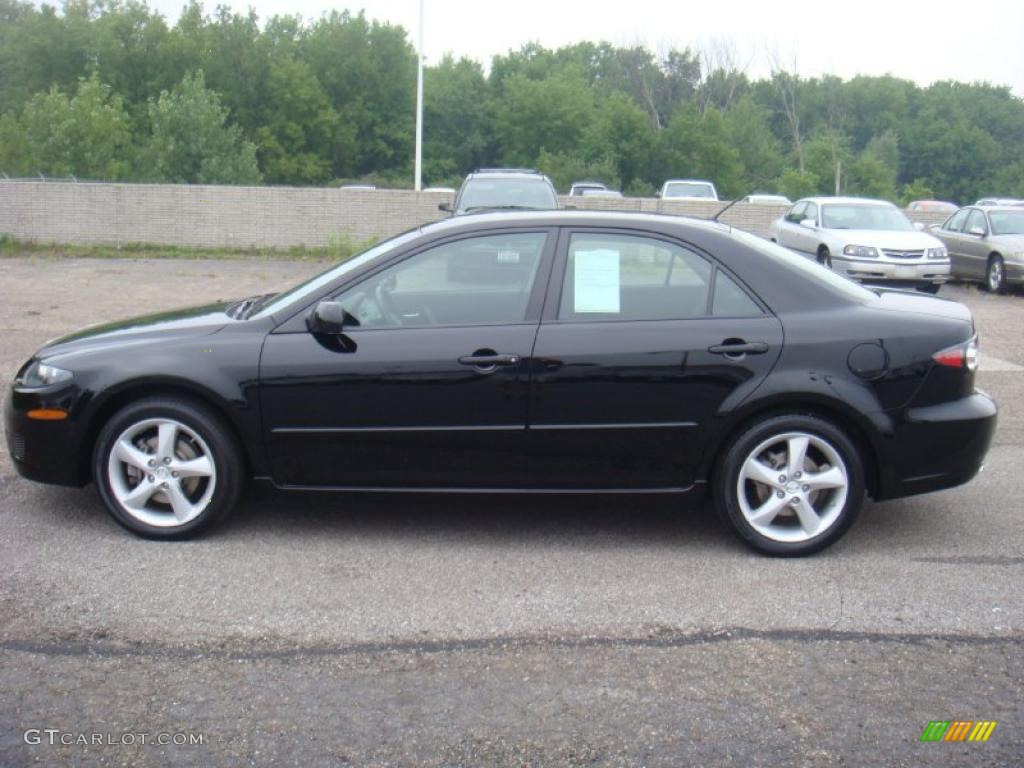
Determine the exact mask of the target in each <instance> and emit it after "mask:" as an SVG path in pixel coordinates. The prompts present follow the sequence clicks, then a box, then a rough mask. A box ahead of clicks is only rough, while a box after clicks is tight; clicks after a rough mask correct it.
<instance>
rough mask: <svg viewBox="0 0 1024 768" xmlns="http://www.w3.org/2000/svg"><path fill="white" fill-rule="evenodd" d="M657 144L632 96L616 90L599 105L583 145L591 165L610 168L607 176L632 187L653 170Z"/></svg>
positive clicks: (645, 117) (649, 126)
mask: <svg viewBox="0 0 1024 768" xmlns="http://www.w3.org/2000/svg"><path fill="white" fill-rule="evenodd" d="M655 141H656V137H655V133H654V130H653V128H652V127H651V122H650V119H649V118H648V116H647V115H646V114H645V113H644V111H643V110H642V109H641V108H640V107H639V106H637V105H636V103H635V102H633V101H632V100H631V99H630V98H629V96H627V95H626V94H624V93H622V92H621V91H616V92H613V93H612V94H611V95H610V96H608V97H607V98H606V99H604V100H603V101H602V102H601V103H600V104H599V105H598V107H597V109H596V110H595V115H594V119H593V121H592V122H591V123H590V125H588V126H587V127H586V129H585V130H584V132H583V136H582V138H581V141H580V146H581V150H582V155H583V157H584V158H586V159H587V161H588V162H590V163H592V164H593V163H600V164H602V165H609V166H610V170H611V173H610V174H609V173H608V172H607V171H605V172H604V173H605V175H606V176H608V177H609V178H612V177H614V178H615V179H616V182H615V183H616V185H618V184H622V185H624V186H629V185H630V184H632V183H633V181H634V180H635V179H639V178H642V177H643V176H644V175H645V174H646V172H647V170H648V169H649V168H650V166H651V157H652V153H653V151H654V145H655ZM577 178H580V177H577ZM605 181H606V182H607V183H612V182H611V181H610V180H608V179H605Z"/></svg>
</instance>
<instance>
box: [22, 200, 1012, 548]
mask: <svg viewBox="0 0 1024 768" xmlns="http://www.w3.org/2000/svg"><path fill="white" fill-rule="evenodd" d="M496 249H497V250H500V251H501V252H504V253H505V254H506V258H507V259H508V260H509V261H510V262H515V260H516V256H515V254H520V256H521V255H522V254H539V257H538V258H536V259H533V260H532V261H530V262H529V267H528V269H527V270H526V275H525V279H524V273H523V271H522V270H519V269H513V270H510V271H508V272H505V273H497V272H495V273H494V274H493V278H492V280H491V281H490V282H489V283H488V284H487V285H480V284H473V285H467V284H453V283H451V282H449V280H448V279H447V273H446V269H445V265H446V264H447V263H448V262H449V260H451V259H453V258H457V257H459V256H460V255H461V254H481V255H480V256H479V258H480V260H481V261H482V262H483V263H484V264H485V265H486V264H489V262H490V256H489V255H488V254H489V253H490V252H492V251H494V250H496ZM519 263H520V264H526V263H527V261H526V260H524V259H522V258H520V260H519ZM976 366H977V338H976V336H975V331H974V326H973V322H972V318H971V314H970V312H969V311H968V309H967V308H966V307H965V306H963V305H962V304H958V303H956V302H952V301H945V300H940V299H937V298H933V297H929V296H923V295H915V294H911V293H906V292H902V291H885V290H868V289H866V288H864V287H862V286H859V285H857V284H856V283H854V282H851V281H849V280H846V279H845V278H842V277H840V276H838V275H836V274H834V273H832V272H830V271H829V270H827V269H824V268H822V267H821V266H819V265H817V264H814V263H813V262H811V261H810V260H807V259H805V258H803V257H801V256H798V255H796V254H793V253H792V252H791V251H789V250H787V249H785V248H781V247H779V246H777V245H774V244H772V243H770V242H768V241H767V240H764V239H762V238H759V237H755V236H754V235H750V234H747V233H744V232H741V231H738V230H734V229H731V228H729V227H727V226H725V225H721V224H718V223H715V222H707V221H704V222H702V221H696V220H689V219H682V218H678V217H669V216H658V215H654V214H636V213H621V212H614V213H613V212H598V211H556V212H531V213H496V214H480V215H478V216H457V217H451V218H449V219H446V220H443V221H440V222H435V223H432V224H428V225H425V226H423V227H421V228H418V229H415V230H412V231H410V232H406V233H405V234H402V235H398V236H397V237H395V238H392V239H390V240H388V241H385V242H383V243H380V244H378V245H375V246H374V247H372V248H370V249H369V250H368V251H366V252H364V253H362V254H361V255H358V256H356V257H354V258H351V259H349V260H347V261H345V262H344V263H342V264H340V265H338V266H335V267H333V268H331V269H329V270H327V271H326V272H324V273H323V274H321V275H319V276H317V277H314V278H312V279H310V280H308V281H306V282H304V283H302V284H300V285H297V286H295V287H294V288H292V289H291V290H287V291H285V292H284V293H279V294H267V295H265V296H255V297H252V298H248V299H244V300H242V301H236V302H233V303H222V304H214V305H210V306H205V307H198V308H194V309H188V310H182V311H178V312H168V313H163V314H160V315H155V316H153V315H151V316H148V317H141V318H137V319H134V320H127V321H123V322H120V323H113V324H110V325H106V326H101V327H94V328H89V329H86V330H84V331H81V332H79V333H76V334H73V335H71V336H67V337H64V338H62V339H58V340H55V341H51V342H49V343H47V344H46V345H45V346H43V347H42V348H41V349H39V350H38V351H37V352H36V353H35V354H34V355H33V356H32V358H31V359H30V360H28V361H27V362H26V363H25V364H24V365H22V366H21V368H20V369H19V370H18V373H17V376H16V378H15V380H14V383H13V386H12V389H11V396H10V398H9V399H8V402H7V405H6V408H5V422H6V432H7V441H8V445H9V449H10V454H11V457H12V460H13V462H14V465H15V467H16V468H17V470H18V471H19V472H20V473H21V474H22V475H24V476H25V477H28V478H30V479H33V480H38V481H41V482H47V483H58V484H65V485H83V484H86V483H88V482H90V481H92V482H95V483H96V486H97V488H98V490H99V494H100V497H101V499H102V500H103V503H104V504H105V505H106V507H107V509H109V511H110V513H111V514H112V515H113V517H114V519H115V520H116V521H117V522H118V523H120V524H121V525H123V526H125V527H126V528H128V529H129V530H131V531H133V532H135V533H137V534H140V535H143V536H147V537H152V538H163V539H165V538H178V537H183V536H187V535H190V534H195V533H197V532H199V531H200V530H203V529H206V528H208V527H209V526H210V525H211V524H213V523H215V522H216V521H217V520H219V519H220V518H223V517H224V516H225V515H226V514H227V513H228V512H229V511H230V510H231V508H232V507H234V506H235V504H236V502H237V500H238V498H239V493H240V491H241V489H242V486H243V483H244V481H245V479H246V478H247V477H257V478H267V479H269V480H271V481H272V482H273V483H274V484H275V485H277V486H278V487H281V488H285V489H317V490H328V489H334V490H346V489H347V490H361V491H380V490H399V491H406V492H412V491H416V492H424V491H443V492H445V493H453V492H454V493H457V492H481V491H487V490H501V491H515V492H527V491H530V492H533V491H543V492H551V491H555V492H558V493H602V494H603V493H612V492H615V493H618V492H634V493H640V494H643V493H646V492H652V491H654V492H658V493H662V494H666V493H667V494H675V495H676V496H677V498H679V499H680V501H681V502H682V501H685V502H687V503H699V502H700V501H701V500H702V499H703V498H704V497H706V496H710V497H711V498H712V499H713V500H714V503H715V505H716V507H717V509H718V510H719V512H720V513H721V514H722V515H723V517H724V518H725V519H726V520H728V522H729V523H730V524H731V525H732V526H733V528H734V529H735V531H736V533H737V534H738V535H739V536H740V537H741V538H742V539H743V540H744V541H745V542H746V543H747V544H749V545H751V546H752V547H755V548H757V549H759V550H761V551H764V552H769V553H771V554H775V555H803V554H808V553H810V552H814V551H816V550H819V549H821V548H822V547H825V546H827V545H828V544H830V543H831V542H833V541H835V540H836V539H838V538H839V537H840V536H841V535H842V534H843V532H844V531H845V530H846V529H847V528H849V526H850V525H851V524H852V523H853V521H854V518H855V517H856V516H857V513H858V511H859V510H860V508H861V505H862V501H863V499H864V495H865V492H867V493H868V494H870V495H871V496H873V497H874V498H875V499H879V500H881V499H891V498H896V497H900V496H907V495H910V494H917V493H925V492H928V491H935V490H939V489H941V488H948V487H951V486H955V485H959V484H961V483H965V482H967V481H968V480H970V479H971V478H972V477H973V476H974V475H975V474H976V473H977V472H978V470H979V468H980V467H981V464H982V461H983V460H984V457H985V454H986V451H987V450H988V447H989V443H990V441H991V439H992V434H993V431H994V429H995V425H996V406H995V403H994V402H993V401H992V400H991V399H990V398H989V397H988V396H987V395H985V394H983V393H981V392H979V391H976V390H975V388H974V376H975V368H976ZM480 510H481V511H480V513H481V514H486V504H481V505H480Z"/></svg>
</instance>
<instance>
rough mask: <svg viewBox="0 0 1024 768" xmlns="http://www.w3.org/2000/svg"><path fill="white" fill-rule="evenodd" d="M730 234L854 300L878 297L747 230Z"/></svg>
mask: <svg viewBox="0 0 1024 768" xmlns="http://www.w3.org/2000/svg"><path fill="white" fill-rule="evenodd" d="M732 234H733V236H734V237H736V239H738V240H740V241H742V242H743V243H744V244H745V245H749V246H750V247H751V248H753V249H754V250H755V251H758V252H759V253H761V254H763V255H765V256H767V257H768V258H770V259H773V260H774V261H777V262H781V263H782V264H784V265H786V266H787V267H789V268H791V269H794V270H797V271H799V272H802V273H804V274H805V275H807V276H809V277H813V278H815V279H816V280H819V281H821V282H823V283H826V284H827V285H828V286H829V287H830V288H834V289H836V290H838V291H840V292H841V293H843V294H845V295H846V296H849V297H850V298H851V299H854V300H855V301H868V300H869V299H876V298H878V296H877V294H875V293H872V292H871V291H869V290H868V289H867V288H865V287H863V286H862V285H860V284H859V283H855V282H854V281H853V280H850V279H849V278H846V277H843V276H842V275H837V274H836V273H835V272H833V271H832V270H831V269H828V268H827V267H823V266H822V265H821V264H818V263H817V262H815V261H811V260H810V259H808V258H806V257H804V256H801V255H799V254H797V253H794V252H793V251H791V250H789V249H788V248H783V247H782V246H781V245H778V244H777V243H773V242H770V241H768V240H765V239H763V238H760V237H758V236H757V235H752V234H750V233H749V232H743V231H741V230H738V229H734V230H733V231H732Z"/></svg>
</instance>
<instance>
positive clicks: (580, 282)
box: [558, 233, 712, 321]
mask: <svg viewBox="0 0 1024 768" xmlns="http://www.w3.org/2000/svg"><path fill="white" fill-rule="evenodd" d="M711 277H712V265H711V263H710V262H708V261H707V259H705V258H703V257H701V256H698V255H697V254H696V253H694V252H693V251H690V250H687V249H685V248H683V247H681V246H677V245H674V244H670V243H667V242H664V241H662V240H655V239H653V238H646V237H638V236H634V235H611V234H580V233H577V234H574V235H573V236H572V238H571V240H570V242H569V253H568V261H567V263H566V268H565V278H564V281H563V284H562V298H561V304H560V305H559V312H558V317H559V319H560V320H570V321H571V320H679V319H685V318H689V317H703V316H705V315H707V314H708V312H709V302H708V298H709V295H710V291H711Z"/></svg>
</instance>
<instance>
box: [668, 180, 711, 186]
mask: <svg viewBox="0 0 1024 768" xmlns="http://www.w3.org/2000/svg"><path fill="white" fill-rule="evenodd" d="M678 183H685V184H707V185H709V186H712V187H713V186H715V185H714V184H712V183H711V182H710V181H708V180H707V179H665V184H678Z"/></svg>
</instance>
